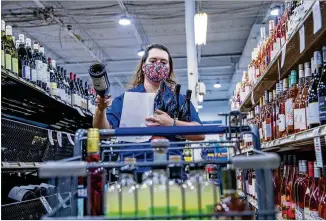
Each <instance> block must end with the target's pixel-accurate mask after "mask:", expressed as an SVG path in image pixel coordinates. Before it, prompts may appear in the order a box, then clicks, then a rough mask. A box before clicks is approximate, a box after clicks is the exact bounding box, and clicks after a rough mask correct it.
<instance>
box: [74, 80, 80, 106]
mask: <svg viewBox="0 0 326 221" xmlns="http://www.w3.org/2000/svg"><path fill="white" fill-rule="evenodd" d="M78 81H79V78H77V75H76V74H74V81H73V82H74V87H75V88H76V101H75V102H76V106H78V107H80V101H81V94H80V88H79V84H78Z"/></svg>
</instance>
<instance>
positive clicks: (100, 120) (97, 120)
mask: <svg viewBox="0 0 326 221" xmlns="http://www.w3.org/2000/svg"><path fill="white" fill-rule="evenodd" d="M93 127H94V128H98V129H111V125H110V124H109V122H108V119H107V118H106V112H105V110H104V111H102V110H99V109H98V108H96V110H95V114H94V116H93Z"/></svg>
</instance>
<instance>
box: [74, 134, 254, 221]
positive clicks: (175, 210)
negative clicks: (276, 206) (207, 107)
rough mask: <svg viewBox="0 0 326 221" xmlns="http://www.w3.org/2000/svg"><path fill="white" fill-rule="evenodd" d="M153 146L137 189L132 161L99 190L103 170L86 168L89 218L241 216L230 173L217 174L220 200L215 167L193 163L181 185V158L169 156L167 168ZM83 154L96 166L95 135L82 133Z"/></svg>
mask: <svg viewBox="0 0 326 221" xmlns="http://www.w3.org/2000/svg"><path fill="white" fill-rule="evenodd" d="M155 143H156V144H155V148H154V149H153V151H154V162H153V163H154V165H155V166H153V167H152V168H151V169H152V170H151V171H147V172H145V173H144V174H143V178H142V182H141V183H140V184H137V183H136V182H135V179H134V172H135V170H136V169H137V168H136V167H135V163H136V159H135V158H124V163H125V166H124V167H122V168H121V169H120V177H119V179H118V181H117V182H115V183H107V184H106V185H105V186H103V182H102V177H103V173H104V169H103V168H90V170H89V173H90V179H91V182H90V183H91V186H90V187H89V188H90V191H89V193H90V195H88V197H89V198H90V200H91V202H92V203H93V205H92V206H91V208H90V214H89V215H92V216H96V215H106V216H107V217H110V218H113V217H124V218H128V217H129V218H131V217H135V216H138V217H152V216H164V217H167V216H168V215H170V216H173V215H183V214H184V215H186V216H194V217H195V216H198V215H200V214H202V215H206V214H207V217H206V218H210V217H212V214H214V213H224V212H232V211H233V212H241V211H246V210H247V209H248V208H247V204H246V202H245V201H244V200H242V199H240V197H239V196H238V195H237V192H236V174H235V170H233V169H224V170H223V171H222V180H223V193H224V195H223V196H224V198H223V199H222V200H220V187H219V186H218V184H217V182H216V180H217V175H218V173H217V168H216V166H213V165H209V166H206V167H205V166H204V165H200V164H198V163H196V164H193V165H190V166H189V171H190V172H189V173H188V174H189V176H188V178H187V179H185V177H184V175H185V173H184V172H183V165H182V163H181V156H179V155H171V156H170V157H169V162H167V158H166V154H167V148H168V147H167V146H166V145H165V144H164V142H159V141H157V140H156V141H155ZM160 144H162V145H160ZM87 153H88V154H87V161H88V162H92V163H94V162H99V161H100V148H99V130H98V129H95V128H92V129H89V130H88V135H87ZM164 163H166V164H164ZM166 165H168V166H166ZM204 169H205V172H203V170H204ZM166 171H168V172H166ZM85 184H86V180H82V179H81V180H79V185H80V186H85ZM103 196H105V198H103ZM102 202H105V204H104V205H103V203H102ZM85 205H86V203H83V198H82V197H81V198H80V203H79V215H80V216H83V215H84V213H85V211H86V210H85ZM183 208H184V210H183ZM244 218H247V219H249V218H250V217H244ZM222 219H225V218H223V217H222Z"/></svg>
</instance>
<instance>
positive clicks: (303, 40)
mask: <svg viewBox="0 0 326 221" xmlns="http://www.w3.org/2000/svg"><path fill="white" fill-rule="evenodd" d="M299 39H300V54H301V53H302V52H303V51H304V49H305V47H306V36H305V31H304V25H302V27H301V28H300V30H299Z"/></svg>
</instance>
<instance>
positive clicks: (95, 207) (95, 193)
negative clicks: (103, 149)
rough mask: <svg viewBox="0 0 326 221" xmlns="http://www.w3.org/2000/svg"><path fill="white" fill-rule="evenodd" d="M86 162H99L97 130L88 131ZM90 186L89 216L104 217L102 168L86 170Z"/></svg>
mask: <svg viewBox="0 0 326 221" xmlns="http://www.w3.org/2000/svg"><path fill="white" fill-rule="evenodd" d="M87 162H88V163H93V162H94V163H96V162H100V133H99V130H98V129H97V128H90V129H88V133H87ZM88 173H89V176H90V183H91V186H89V187H88V188H89V189H90V195H88V200H89V198H90V201H91V203H90V204H91V205H90V208H88V209H89V211H90V215H91V216H101V215H104V210H103V208H104V205H103V204H104V203H103V202H104V200H103V197H104V191H103V190H104V189H103V180H102V179H103V168H90V169H89V170H88Z"/></svg>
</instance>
